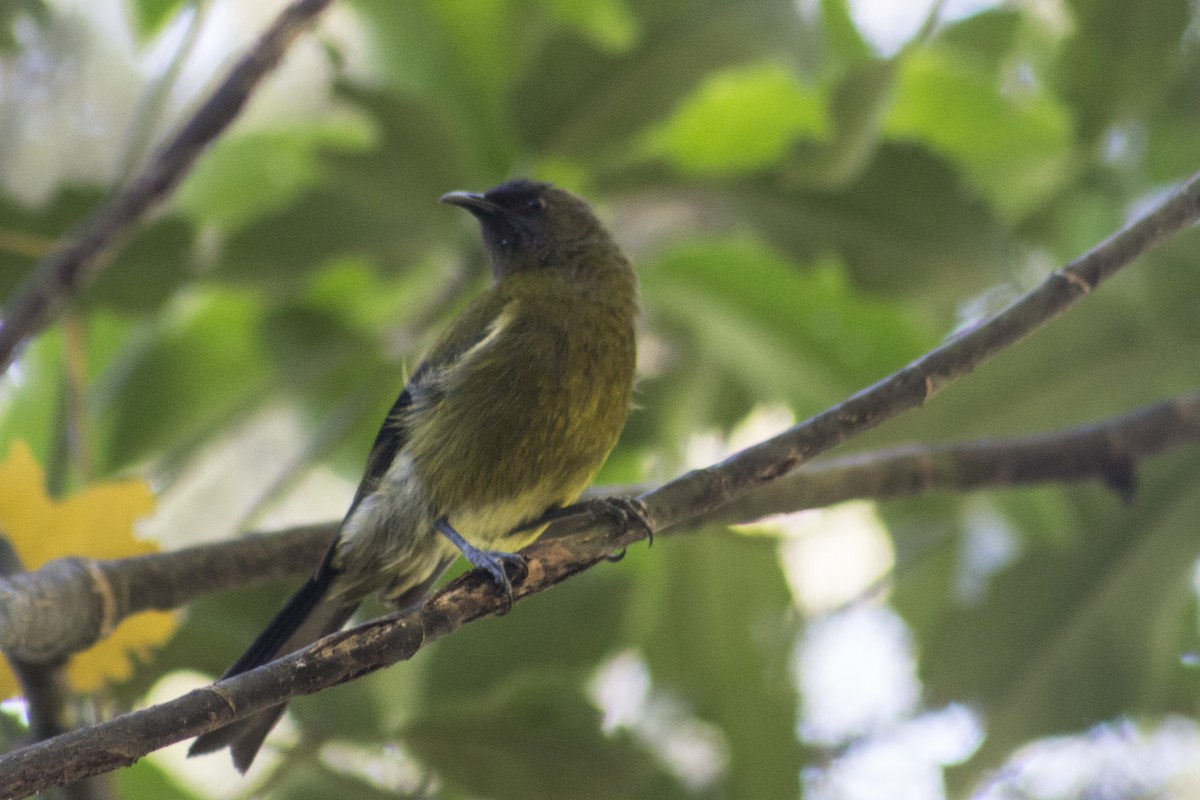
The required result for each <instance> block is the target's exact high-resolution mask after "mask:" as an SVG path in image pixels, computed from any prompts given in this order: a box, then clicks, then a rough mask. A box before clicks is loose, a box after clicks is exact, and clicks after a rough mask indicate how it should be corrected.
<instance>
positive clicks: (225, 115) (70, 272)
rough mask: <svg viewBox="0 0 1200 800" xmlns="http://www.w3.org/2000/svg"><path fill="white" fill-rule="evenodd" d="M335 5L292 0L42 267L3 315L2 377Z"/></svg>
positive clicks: (0, 342) (327, 1) (326, 1)
mask: <svg viewBox="0 0 1200 800" xmlns="http://www.w3.org/2000/svg"><path fill="white" fill-rule="evenodd" d="M331 2H332V0H294V2H293V3H292V4H291V5H290V6H288V7H287V8H286V9H284V10H283V12H282V13H280V15H279V16H278V17H277V18H276V19H275V21H274V22H273V23H272V24H271V27H269V28H268V29H267V30H266V31H265V32H264V33H263V34H262V36H260V37H259V39H258V41H257V42H256V43H255V44H254V46H253V47H251V48H250V50H249V51H247V52H246V54H245V55H243V56H242V58H241V59H240V60H239V61H238V62H237V64H235V65H234V67H233V69H231V70H230V71H229V74H228V75H227V76H226V77H225V80H223V81H222V82H221V84H220V85H219V86H218V87H217V88H216V90H215V91H214V92H213V93H212V94H211V95H210V96H209V98H208V99H207V100H206V101H205V102H204V104H203V105H202V106H200V108H199V109H198V110H197V111H196V112H195V113H194V114H193V115H192V116H191V118H190V119H188V121H187V122H186V123H185V124H184V126H183V127H182V128H180V129H179V131H178V132H177V133H176V134H175V135H174V136H173V137H172V138H171V139H170V141H168V142H167V143H166V144H165V145H164V146H163V147H162V149H161V150H159V151H158V153H157V154H155V156H154V157H153V158H152V159H151V160H150V163H149V164H148V165H147V166H146V167H145V168H144V169H143V170H142V171H141V172H140V173H139V174H138V175H137V176H135V177H134V178H133V179H132V180H131V181H130V182H129V183H127V184H126V185H125V186H124V187H123V188H122V189H121V190H120V191H119V192H118V193H117V194H116V195H115V196H114V197H113V198H112V199H111V200H109V201H108V202H106V203H105V204H104V205H102V206H100V208H98V209H96V210H95V211H94V212H93V213H92V214H91V216H89V217H88V218H87V219H85V220H84V221H83V222H82V223H81V224H80V225H78V226H77V227H76V228H75V229H74V230H73V231H71V232H70V233H68V234H67V235H66V236H65V237H64V241H63V244H61V245H60V246H59V247H58V248H56V249H55V250H54V251H53V252H52V253H50V254H49V255H47V256H46V257H45V258H43V259H42V260H41V261H40V262H39V263H38V265H37V267H36V268H35V269H34V270H33V272H32V273H31V274H30V275H29V277H28V278H26V280H25V282H24V283H23V284H22V285H21V287H20V289H18V291H17V292H16V294H15V295H14V296H13V298H12V300H11V301H10V302H9V303H8V306H7V308H6V309H5V313H4V320H3V324H2V325H0V372H2V371H4V370H5V369H7V368H8V365H9V364H11V363H12V361H13V359H14V358H15V357H16V355H17V351H18V350H19V349H20V348H21V346H22V345H23V344H24V343H25V342H27V341H28V340H29V339H30V338H31V337H33V336H35V335H36V334H37V333H38V332H40V331H41V330H42V329H43V328H45V327H46V326H47V325H49V324H50V323H51V322H52V321H53V320H54V319H55V317H57V316H58V314H59V313H60V312H61V311H62V309H63V307H64V306H65V305H66V304H67V303H68V302H69V301H70V300H71V298H72V297H74V295H75V293H76V292H77V291H78V290H79V288H80V287H81V286H82V285H83V284H84V283H85V282H86V281H87V280H89V279H91V278H92V277H94V276H95V273H97V272H99V271H100V269H102V268H103V266H104V265H105V264H106V263H107V262H106V261H103V260H101V256H102V255H104V254H105V252H106V251H108V250H109V248H111V247H112V246H113V244H114V242H116V240H117V239H118V238H119V237H120V236H121V235H122V234H124V233H126V232H127V231H128V229H129V228H130V227H131V226H132V225H133V224H134V223H135V222H137V220H138V219H139V218H140V217H141V216H142V215H143V214H145V213H146V211H147V210H148V209H149V208H150V207H151V206H152V205H154V204H155V203H157V202H158V201H160V200H162V199H163V198H164V197H165V196H166V195H167V194H169V193H170V192H171V190H172V189H174V188H175V186H176V185H178V183H179V181H180V180H181V179H182V178H183V176H184V175H185V174H186V173H187V171H188V169H189V168H190V167H191V165H192V162H193V161H195V160H196V158H197V156H199V155H200V152H201V151H202V150H203V149H204V148H205V147H207V146H208V145H209V144H210V143H211V142H212V141H213V140H214V139H216V138H217V136H219V135H220V134H221V133H222V132H223V131H224V130H225V129H226V128H228V127H229V125H230V123H232V122H233V120H234V119H236V118H237V115H238V114H239V113H240V112H241V110H242V108H243V107H244V106H245V105H246V101H247V100H249V99H250V96H251V95H252V94H253V92H254V90H255V89H256V88H257V86H258V84H259V83H260V82H261V81H262V79H263V78H264V77H266V75H267V74H268V73H270V72H271V70H273V69H274V68H275V67H276V66H278V65H279V62H280V61H281V60H282V59H283V56H284V53H286V52H287V49H288V46H289V45H291V43H292V42H293V41H294V40H295V39H296V38H297V37H298V36H299V35H300V34H301V33H303V32H304V30H305V29H307V28H308V26H309V25H311V24H312V23H313V21H314V20H315V19H316V17H317V15H318V14H320V13H321V12H322V11H324V10H325V8H326V7H327V6H328V5H329V4H330V3H331Z"/></svg>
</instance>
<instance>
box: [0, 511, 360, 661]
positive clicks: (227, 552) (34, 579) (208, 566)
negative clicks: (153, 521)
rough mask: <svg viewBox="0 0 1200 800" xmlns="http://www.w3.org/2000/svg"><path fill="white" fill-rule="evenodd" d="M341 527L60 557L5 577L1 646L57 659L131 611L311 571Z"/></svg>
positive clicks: (28, 657) (34, 657) (32, 657)
mask: <svg viewBox="0 0 1200 800" xmlns="http://www.w3.org/2000/svg"><path fill="white" fill-rule="evenodd" d="M336 532H337V524H336V523H326V524H319V525H309V526H302V527H298V528H292V529H290V530H287V531H283V532H281V533H275V534H270V535H251V536H244V537H242V538H240V539H235V540H233V541H230V542H221V543H220V544H208V545H199V546H197V547H188V548H185V549H183V550H176V551H174V552H170V553H154V554H152V555H145V556H135V557H132V558H119V559H113V560H111V561H100V560H94V559H84V558H62V559H56V560H55V561H51V562H50V563H48V564H46V565H45V566H44V567H42V568H41V569H39V570H36V571H34V572H27V573H21V574H19V575H13V576H12V577H10V578H5V579H0V650H4V651H5V652H7V653H9V654H10V655H13V656H16V657H19V658H21V659H23V660H25V661H28V662H31V663H46V662H49V661H54V660H55V659H60V658H62V657H64V656H66V655H68V654H70V653H73V652H77V651H79V650H82V649H84V648H86V647H89V646H91V645H92V644H93V643H94V642H96V641H97V640H98V639H100V638H101V637H102V636H103V635H104V634H105V632H107V631H111V630H113V629H114V628H115V627H116V626H117V624H118V623H120V621H121V620H122V619H124V618H125V617H127V616H129V615H130V614H136V613H138V612H139V611H148V610H151V609H159V610H164V611H165V610H169V609H173V608H178V607H179V606H181V605H185V604H186V603H188V602H189V601H191V600H194V599H195V598H197V597H199V596H201V595H204V594H209V593H211V592H217V591H222V590H224V589H232V588H235V587H238V586H244V585H247V584H249V583H253V582H256V581H268V580H275V579H278V578H284V577H287V576H289V575H297V574H301V573H304V572H311V571H312V569H313V566H314V565H315V564H316V563H317V561H318V560H319V559H320V557H321V553H322V552H323V551H324V549H325V548H326V547H328V546H329V541H330V540H331V539H332V538H333V535H334V533H336Z"/></svg>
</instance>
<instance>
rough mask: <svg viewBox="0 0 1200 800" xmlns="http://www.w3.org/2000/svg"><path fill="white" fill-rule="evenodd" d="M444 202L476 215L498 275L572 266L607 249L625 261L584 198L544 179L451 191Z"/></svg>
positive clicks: (603, 253)
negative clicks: (478, 191) (481, 189)
mask: <svg viewBox="0 0 1200 800" xmlns="http://www.w3.org/2000/svg"><path fill="white" fill-rule="evenodd" d="M442 202H443V203H449V204H450V205H454V206H459V207H460V208H465V209H466V210H467V211H469V212H471V214H472V215H474V217H475V218H476V219H478V220H479V227H480V230H481V231H482V233H483V242H484V245H485V246H486V248H487V251H488V255H489V256H490V257H491V259H492V270H493V272H494V273H495V275H496V277H497V278H500V277H503V276H504V275H508V274H511V273H514V272H522V271H526V270H535V269H575V268H578V267H579V266H580V262H581V260H595V259H596V258H597V256H599V257H600V258H604V257H605V256H608V255H609V254H610V252H611V254H613V255H615V256H616V257H617V258H620V259H621V260H622V261H623V260H624V259H623V257H622V256H620V253H619V252H618V251H617V247H616V245H615V244H614V243H613V240H612V237H610V236H609V234H608V232H607V231H606V230H605V229H604V226H603V225H601V224H600V221H599V220H598V219H597V218H596V215H595V214H594V213H593V212H592V209H591V207H590V206H588V204H587V203H586V202H584V201H583V200H581V199H579V198H578V197H576V196H575V195H573V194H571V193H570V192H567V191H564V190H562V189H558V188H555V187H554V186H551V185H550V184H548V183H539V182H536V181H530V180H513V181H508V182H507V183H502V184H500V185H499V186H497V187H495V188H494V189H489V190H488V191H486V192H484V193H482V194H476V193H474V192H451V193H450V194H447V195H445V196H443V197H442Z"/></svg>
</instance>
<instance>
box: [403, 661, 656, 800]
mask: <svg viewBox="0 0 1200 800" xmlns="http://www.w3.org/2000/svg"><path fill="white" fill-rule="evenodd" d="M404 741H405V744H406V745H407V746H408V747H409V748H410V749H411V750H412V751H413V752H414V753H416V754H417V756H418V757H420V758H421V759H422V761H424V762H425V763H426V764H428V765H430V766H431V767H432V768H433V769H434V771H435V772H436V773H437V774H438V775H439V776H441V777H442V778H443V779H444V780H445V781H447V782H448V783H450V784H452V785H456V786H459V787H461V788H462V789H464V790H466V791H468V792H471V793H473V794H475V795H479V796H486V797H494V798H498V800H503V799H504V798H521V800H543V799H544V800H560V798H564V797H570V798H576V799H577V800H592V799H593V798H594V800H608V799H609V798H614V797H630V796H633V795H634V793H635V791H636V790H637V788H638V787H639V785H642V784H644V783H646V782H647V781H648V780H649V778H650V771H651V770H650V767H649V764H648V761H647V757H646V756H645V754H644V753H642V752H641V751H639V750H638V749H637V748H636V747H634V746H633V745H632V743H631V742H629V741H628V740H627V739H626V738H625V737H623V736H620V735H618V736H612V737H609V736H605V735H604V734H602V733H601V732H600V712H599V711H597V710H596V709H595V708H594V707H592V706H591V705H590V703H588V701H587V699H586V698H585V697H584V696H583V693H582V692H581V691H580V689H579V688H578V687H577V686H575V685H573V682H570V681H563V680H561V679H560V678H559V677H557V675H556V674H555V673H553V672H541V671H530V672H526V673H523V674H521V675H519V676H513V677H512V678H511V679H510V680H508V681H504V682H500V683H497V684H495V685H494V686H493V687H492V688H491V690H490V691H489V692H488V693H486V694H484V695H481V696H477V697H474V698H470V699H462V698H456V699H454V700H448V701H443V702H437V703H433V704H431V705H430V706H429V707H428V708H427V709H426V712H425V714H424V715H423V716H422V717H421V718H419V719H415V720H413V721H412V722H411V723H410V724H409V725H408V726H407V728H406V729H405V731H404Z"/></svg>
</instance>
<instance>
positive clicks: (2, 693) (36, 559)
mask: <svg viewBox="0 0 1200 800" xmlns="http://www.w3.org/2000/svg"><path fill="white" fill-rule="evenodd" d="M153 510H154V494H153V493H152V492H151V491H150V487H149V486H147V485H146V483H145V481H140V480H127V481H118V482H114V483H105V484H99V485H96V486H91V487H88V488H87V489H84V490H83V491H81V492H79V493H78V494H76V495H74V496H72V497H68V498H66V499H65V500H55V499H54V498H51V497H48V496H47V495H46V490H45V475H44V473H43V471H42V468H41V466H40V465H39V464H38V463H37V461H36V460H35V459H34V457H33V454H32V453H31V452H30V450H29V447H28V446H27V445H26V444H25V443H24V442H16V443H14V444H13V446H12V449H11V450H10V452H9V454H8V458H7V459H5V460H4V461H2V462H0V532H2V533H3V534H4V535H5V536H7V537H8V540H9V542H10V544H12V546H13V549H14V550H16V553H17V555H18V556H20V558H21V563H22V565H24V567H25V569H27V570H35V569H38V568H39V567H41V566H42V565H44V564H45V563H46V562H48V561H52V560H54V559H56V558H62V557H64V556H81V557H84V558H101V559H109V558H123V557H125V556H134V555H142V554H144V553H152V552H155V551H156V550H157V549H158V548H157V546H155V545H154V543H152V542H147V541H143V540H140V539H137V538H135V537H134V532H133V528H134V523H135V522H136V521H137V520H138V519H140V518H142V517H145V516H148V515H149V514H150V513H151V511H153ZM174 629H175V618H174V615H173V614H171V613H168V612H157V611H156V612H146V613H143V614H137V615H135V616H133V617H130V618H129V619H127V620H125V621H124V622H122V623H121V625H119V626H118V627H117V629H116V631H115V632H114V633H113V635H111V636H109V637H108V638H106V639H105V640H103V641H101V642H98V643H97V644H96V645H94V646H93V647H91V648H89V649H88V650H87V651H85V652H83V653H80V654H78V655H76V656H75V657H74V658H73V659H72V660H71V663H70V666H69V668H68V671H67V674H68V676H69V678H70V681H71V685H72V687H73V688H74V689H75V690H76V691H79V692H90V691H95V690H97V689H99V688H100V687H101V686H103V685H104V684H105V683H110V682H119V681H122V680H126V679H127V678H129V676H130V675H131V674H132V672H133V666H134V665H133V663H132V662H131V661H130V657H131V656H134V657H137V658H139V659H142V660H144V659H145V658H147V657H148V655H149V652H150V651H151V650H152V649H153V648H155V647H157V646H159V645H161V644H162V643H163V642H165V641H166V640H167V639H168V638H170V636H171V633H172V632H173V631H174ZM17 693H18V688H17V684H16V679H15V678H14V677H13V676H12V673H11V672H10V671H9V670H8V667H7V665H0V697H11V696H13V695H15V694H17Z"/></svg>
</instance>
